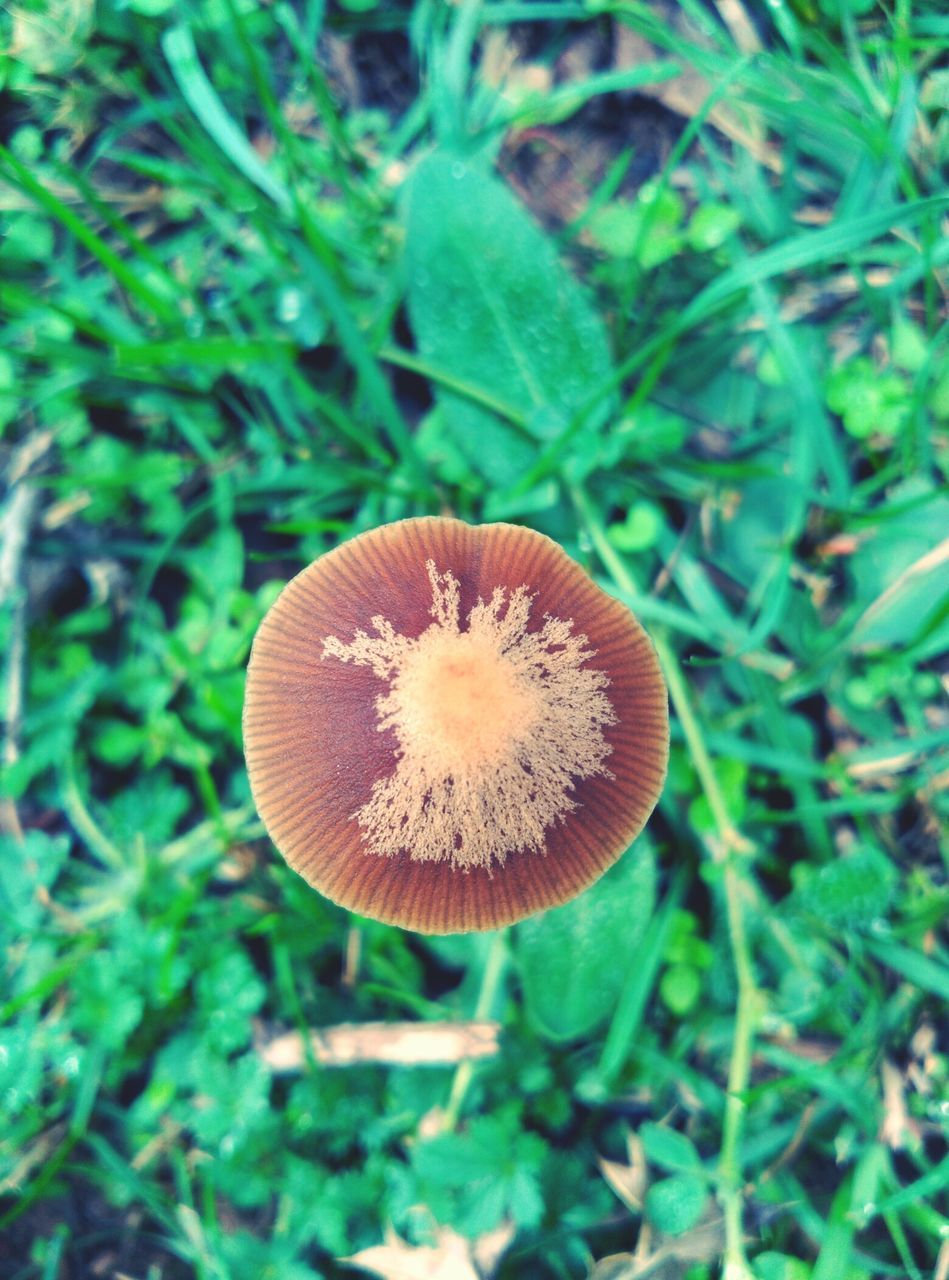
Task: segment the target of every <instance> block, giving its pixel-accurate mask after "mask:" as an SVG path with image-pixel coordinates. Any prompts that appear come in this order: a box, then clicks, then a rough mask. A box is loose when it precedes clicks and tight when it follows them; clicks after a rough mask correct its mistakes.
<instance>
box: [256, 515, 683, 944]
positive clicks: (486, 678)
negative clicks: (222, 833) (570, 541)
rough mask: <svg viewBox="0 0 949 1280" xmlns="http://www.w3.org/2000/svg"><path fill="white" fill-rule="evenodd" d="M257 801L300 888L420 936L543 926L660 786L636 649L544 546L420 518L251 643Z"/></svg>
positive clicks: (542, 541) (300, 597) (653, 680)
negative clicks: (531, 921) (535, 918)
mask: <svg viewBox="0 0 949 1280" xmlns="http://www.w3.org/2000/svg"><path fill="white" fill-rule="evenodd" d="M244 746H245V751H246V755H247V766H248V770H249V773H250V782H251V788H252V790H253V794H254V799H255V801H256V803H257V808H258V810H259V812H260V815H261V817H262V818H263V820H264V823H265V824H266V826H267V829H268V831H269V832H270V834H271V836H272V837H273V840H274V843H275V844H276V845H277V847H278V849H280V851H281V853H282V854H283V856H284V857H285V858H286V860H287V862H288V863H289V864H290V866H291V867H293V868H294V870H295V871H297V872H299V874H300V875H301V876H303V877H304V879H305V880H307V881H308V882H309V883H310V884H311V885H313V887H314V888H316V889H318V890H319V891H320V892H321V893H323V894H325V895H326V896H327V897H328V898H331V899H332V900H333V901H334V902H337V903H339V904H340V905H341V906H344V907H347V908H348V909H349V910H351V911H355V912H359V913H360V914H362V915H367V916H373V917H375V918H376V919H379V920H384V921H386V922H388V923H391V924H397V925H401V926H403V927H404V928H407V929H416V930H418V931H420V932H422V933H454V932H462V931H465V930H470V929H493V928H497V927H498V926H500V925H505V924H510V923H512V922H513V921H515V920H520V919H522V918H523V917H524V916H527V915H530V914H532V913H533V912H535V911H542V910H544V909H545V908H547V907H553V906H557V905H558V904H560V903H562V902H565V901H566V900H567V899H568V898H571V897H573V896H574V895H575V894H577V893H579V892H580V891H581V890H582V889H585V888H586V887H587V886H588V885H589V884H591V883H592V882H593V881H594V880H596V879H597V877H598V876H600V875H601V874H602V873H603V872H604V871H605V870H606V869H607V868H608V867H609V866H610V865H611V864H612V863H613V862H615V861H616V859H617V858H618V857H619V856H620V854H621V853H623V851H624V850H625V849H626V847H627V846H628V845H629V843H630V842H631V841H632V840H633V839H634V838H635V836H637V835H638V834H639V832H640V831H641V830H642V827H643V824H644V823H645V821H646V819H647V818H648V817H649V815H650V813H651V812H652V810H653V807H654V806H655V804H656V801H657V799H658V798H659V793H660V791H661V790H662V784H663V781H664V779H665V774H666V764H667V759H668V750H669V720H668V710H667V703H666V689H665V684H664V682H663V678H662V674H661V672H660V669H659V663H658V661H657V659H656V655H655V652H654V651H653V648H652V644H651V643H650V641H649V638H648V636H647V635H646V633H645V632H644V631H643V629H642V627H641V626H640V625H639V623H638V622H637V621H636V619H635V618H634V617H633V615H632V614H631V613H630V612H629V610H628V609H627V608H626V607H625V606H624V605H622V604H620V603H619V601H618V600H615V599H614V598H613V597H612V596H609V595H607V594H606V593H605V592H604V591H601V590H600V588H599V587H597V586H596V585H595V583H594V582H593V581H592V580H591V579H590V578H589V577H588V576H587V574H586V573H585V572H584V571H583V570H582V569H581V568H580V567H579V565H577V564H575V563H574V562H573V561H572V560H571V559H570V558H569V557H568V556H567V555H566V554H565V552H564V551H563V550H562V549H561V548H560V547H559V546H558V545H557V544H556V543H555V542H552V541H551V540H550V539H549V538H546V537H544V535H543V534H539V533H535V532H534V531H533V530H531V529H524V528H520V527H518V526H515V525H508V524H489V525H481V526H471V525H467V524H464V523H463V522H462V521H461V520H452V519H446V518H443V517H438V516H430V517H425V518H421V519H412V520H401V521H398V522H396V523H394V524H389V525H384V526H382V527H381V528H378V529H374V530H372V531H371V532H369V533H363V534H360V535H359V536H358V537H356V538H354V539H353V540H352V541H350V542H346V543H344V544H342V545H341V546H339V547H337V548H336V549H335V550H333V551H331V552H329V553H328V554H327V555H324V556H322V557H321V558H320V559H319V560H316V561H314V563H313V564H311V565H310V566H309V567H308V568H306V569H304V570H303V572H302V573H300V574H298V575H297V577H295V578H294V579H293V581H292V582H290V583H289V584H288V585H287V587H286V588H285V589H284V590H283V592H282V593H281V595H280V596H279V598H278V599H277V601H276V603H275V604H274V606H273V607H272V609H271V610H270V612H269V613H268V614H267V616H266V617H265V618H264V620H263V622H262V623H261V625H260V629H259V631H258V632H257V636H256V639H255V640H254V646H253V651H252V653H251V659H250V666H249V668H248V677H247V695H246V700H245V704H244Z"/></svg>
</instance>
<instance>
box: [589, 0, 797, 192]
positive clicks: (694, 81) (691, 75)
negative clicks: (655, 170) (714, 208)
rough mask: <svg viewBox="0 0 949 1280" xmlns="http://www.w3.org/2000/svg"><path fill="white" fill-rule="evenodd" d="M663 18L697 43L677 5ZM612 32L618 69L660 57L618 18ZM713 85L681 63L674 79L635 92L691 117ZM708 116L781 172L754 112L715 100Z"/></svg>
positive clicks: (777, 157)
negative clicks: (680, 68) (741, 109)
mask: <svg viewBox="0 0 949 1280" xmlns="http://www.w3.org/2000/svg"><path fill="white" fill-rule="evenodd" d="M665 17H666V18H667V20H668V21H669V22H670V23H671V24H672V25H673V26H675V27H676V28H677V29H679V30H680V32H681V34H683V35H685V36H687V37H688V38H689V39H691V40H693V41H694V42H695V43H696V44H700V42H701V37H700V36H699V35H698V33H697V32H696V31H695V29H694V28H693V27H692V26H691V24H689V22H688V20H687V18H686V17H685V15H684V14H683V12H682V10H681V8H680V6H678V5H669V6H668V7H667V12H666V14H665ZM615 31H616V34H615V40H614V55H613V65H614V67H615V68H616V69H617V70H618V71H624V70H627V69H629V68H632V67H638V66H641V65H643V64H644V63H649V62H655V61H656V60H657V58H661V57H662V56H663V51H662V50H660V49H657V48H656V47H655V45H653V44H651V43H650V41H648V40H647V39H645V37H644V36H641V35H639V33H638V32H636V31H633V30H632V29H631V28H630V27H627V26H626V25H625V24H624V23H623V22H622V21H617V23H616V28H615ZM714 87H715V86H714V85H713V84H712V83H711V82H710V81H709V80H707V79H706V77H705V76H703V75H702V73H701V72H700V71H698V70H697V69H696V68H695V67H693V66H689V65H688V64H685V63H683V64H682V71H681V73H680V74H679V75H677V76H676V77H675V78H674V79H672V80H661V81H659V82H657V83H651V84H642V85H639V86H638V87H637V90H636V92H637V93H640V94H643V95H645V96H647V97H650V98H655V99H656V100H657V101H658V102H661V103H662V105H663V106H664V107H666V108H667V109H668V110H669V111H674V112H675V114H676V115H679V116H685V117H686V119H689V120H691V119H692V118H693V117H694V116H696V115H698V113H699V112H700V111H701V110H702V109H703V107H704V106H705V102H706V100H707V99H708V97H709V95H710V94H711V93H712V92H713V90H714ZM708 119H709V121H710V122H711V123H712V124H713V125H714V126H715V128H716V129H718V130H719V132H720V133H723V134H724V135H725V137H726V138H729V139H730V140H731V141H732V142H734V143H737V145H738V146H740V147H742V148H743V149H744V150H745V151H747V152H748V153H749V154H750V155H752V156H754V158H755V159H756V160H757V161H758V163H759V164H760V165H763V166H764V167H765V168H767V169H770V170H771V171H772V172H773V173H781V172H782V171H783V168H784V164H783V161H782V159H781V157H780V155H779V154H778V152H777V151H776V150H775V148H774V147H773V146H772V145H770V144H769V143H768V141H767V138H766V136H765V131H764V129H763V127H762V125H761V121H760V119H759V118H758V117H757V115H756V114H755V113H753V112H751V111H749V110H748V109H747V108H746V110H745V112H744V115H739V113H738V111H737V110H736V108H735V107H734V105H731V104H727V103H724V102H719V103H717V104H716V105H715V106H714V107H712V109H711V110H710V111H709V113H708Z"/></svg>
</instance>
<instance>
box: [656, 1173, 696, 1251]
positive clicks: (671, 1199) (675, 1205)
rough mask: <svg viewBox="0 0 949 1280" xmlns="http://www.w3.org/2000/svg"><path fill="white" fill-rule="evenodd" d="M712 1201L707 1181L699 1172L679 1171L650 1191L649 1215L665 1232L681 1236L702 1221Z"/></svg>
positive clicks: (669, 1234) (657, 1183)
mask: <svg viewBox="0 0 949 1280" xmlns="http://www.w3.org/2000/svg"><path fill="white" fill-rule="evenodd" d="M707 1201H708V1192H707V1190H706V1188H705V1182H704V1181H703V1179H702V1178H700V1177H698V1175H696V1174H692V1173H683V1174H676V1175H675V1177H672V1178H663V1180H662V1181H661V1182H656V1183H654V1184H653V1185H652V1186H651V1187H650V1188H649V1190H648V1191H647V1192H646V1201H645V1209H646V1216H647V1218H648V1219H649V1221H650V1222H651V1223H652V1224H653V1226H654V1227H657V1228H658V1229H659V1230H660V1231H662V1232H663V1233H664V1234H665V1235H668V1236H680V1235H682V1234H683V1232H685V1231H691V1229H692V1228H693V1227H694V1226H695V1225H696V1224H697V1223H698V1220H699V1219H700V1218H701V1216H702V1213H703V1211H704V1209H705V1205H706V1203H707Z"/></svg>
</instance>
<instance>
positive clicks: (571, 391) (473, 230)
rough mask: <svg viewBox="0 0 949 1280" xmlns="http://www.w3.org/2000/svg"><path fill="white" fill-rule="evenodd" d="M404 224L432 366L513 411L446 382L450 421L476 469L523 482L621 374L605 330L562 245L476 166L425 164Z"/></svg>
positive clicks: (446, 159) (412, 291)
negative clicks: (542, 452) (499, 409)
mask: <svg viewBox="0 0 949 1280" xmlns="http://www.w3.org/2000/svg"><path fill="white" fill-rule="evenodd" d="M405 223H406V233H407V239H406V269H407V275H408V280H407V286H408V306H409V316H410V319H411V322H412V328H413V330H414V332H415V337H416V341H417V345H418V349H419V352H420V354H421V356H422V357H423V358H424V359H425V360H427V361H431V363H432V364H433V365H437V366H438V367H440V368H441V369H443V370H444V371H445V372H446V374H448V375H450V377H451V378H452V380H453V381H454V383H455V385H456V386H458V385H461V384H468V385H470V386H471V387H472V389H473V393H474V394H476V395H486V396H490V397H491V398H492V399H493V400H494V401H496V402H499V403H500V404H503V405H506V406H509V411H508V414H507V419H508V420H506V421H505V420H504V419H502V417H501V416H499V414H498V413H496V412H492V411H491V410H489V409H488V408H487V407H486V406H485V405H484V403H483V402H480V403H479V402H476V401H475V400H474V399H473V398H470V397H466V396H465V395H464V394H463V393H462V392H458V391H455V390H449V389H448V388H447V387H446V386H445V385H444V384H440V385H437V386H436V388H435V390H436V394H437V396H438V399H439V403H440V404H441V405H442V406H443V408H444V411H445V417H446V421H447V422H448V424H449V426H450V430H451V432H452V435H453V437H454V439H455V440H456V442H457V444H458V446H459V448H460V449H461V450H462V452H463V453H464V454H465V456H466V458H467V459H468V460H469V462H470V463H471V465H472V466H473V467H474V468H475V469H476V470H477V471H479V472H480V473H481V474H482V475H484V476H485V477H486V478H487V479H488V480H489V481H490V482H491V483H493V484H498V485H509V484H512V483H514V482H515V481H516V480H518V479H519V478H520V477H521V475H522V474H523V472H524V471H525V470H526V469H527V468H529V467H530V466H531V465H532V463H533V462H534V461H535V459H536V458H537V455H538V445H539V444H541V443H548V442H549V441H551V440H552V439H555V438H556V437H557V436H559V435H560V434H561V432H562V431H563V430H564V429H565V428H566V426H567V425H568V423H569V421H570V418H571V416H572V415H573V414H574V413H575V412H576V411H577V410H578V409H579V408H580V407H581V406H582V405H583V404H584V403H585V402H586V401H587V400H588V399H589V398H590V397H591V396H592V395H593V394H594V393H595V392H596V391H597V390H598V388H600V387H601V385H602V384H603V383H604V382H605V381H606V379H607V378H608V377H609V376H610V373H611V360H610V352H609V347H608V344H607V338H606V331H605V329H604V326H603V323H602V321H601V320H600V318H599V316H598V315H597V313H596V311H595V310H594V309H593V307H592V306H591V304H590V302H589V300H588V299H587V297H586V295H585V293H584V292H583V291H582V290H581V288H580V286H579V285H578V284H577V283H576V281H575V280H574V279H573V278H572V277H571V276H570V274H569V273H568V272H567V271H566V269H565V268H564V267H563V265H562V264H561V263H560V261H559V259H558V257H557V251H556V248H555V247H554V245H553V243H552V242H551V241H550V240H549V239H548V237H547V236H546V235H545V234H544V233H543V231H542V230H541V229H540V228H539V227H538V226H537V225H536V224H535V223H534V221H533V219H532V218H531V217H530V215H529V214H528V213H527V212H526V210H524V209H523V208H522V207H521V206H520V204H518V202H517V200H515V198H514V196H513V195H512V194H511V192H510V191H509V190H508V188H507V187H506V186H505V185H504V183H503V182H501V181H500V180H499V179H497V178H496V177H494V176H493V175H491V174H490V173H488V172H486V171H485V170H484V169H483V168H481V167H480V166H479V165H478V164H477V163H476V162H474V161H470V160H469V161H463V160H460V159H457V158H453V157H452V156H450V155H448V154H446V153H444V152H435V153H434V154H433V155H431V156H429V157H428V158H427V159H426V160H424V161H423V162H422V163H421V164H420V165H419V166H418V168H417V169H416V171H415V173H414V174H413V175H412V177H411V179H410V180H409V183H408V186H407V192H406V199H405ZM609 407H610V406H609V404H606V403H605V404H603V405H601V407H600V409H599V411H598V420H597V422H596V423H589V424H588V425H587V430H594V429H596V427H597V426H599V425H600V424H601V423H602V421H603V419H604V417H605V415H606V413H607V412H608V410H609Z"/></svg>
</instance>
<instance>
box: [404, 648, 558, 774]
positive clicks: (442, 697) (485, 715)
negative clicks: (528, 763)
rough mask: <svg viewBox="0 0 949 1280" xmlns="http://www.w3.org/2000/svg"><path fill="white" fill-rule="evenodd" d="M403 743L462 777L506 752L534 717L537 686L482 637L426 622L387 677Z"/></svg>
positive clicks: (437, 767)
mask: <svg viewBox="0 0 949 1280" xmlns="http://www.w3.org/2000/svg"><path fill="white" fill-rule="evenodd" d="M392 693H393V698H394V701H396V702H397V703H398V708H399V709H398V711H397V712H396V713H395V715H394V717H393V718H394V720H395V722H396V723H397V724H398V725H399V727H400V729H401V732H402V740H403V748H405V749H408V750H411V751H413V752H414V751H419V752H422V751H425V752H427V754H428V758H429V760H430V762H431V765H432V768H433V769H434V770H435V771H437V772H439V773H443V774H451V775H452V776H453V777H456V778H458V777H470V776H471V775H472V774H476V773H478V772H479V771H480V770H481V769H483V768H484V767H485V766H486V765H491V764H493V763H494V762H495V761H496V760H498V759H499V758H500V757H501V756H503V755H505V754H507V753H509V752H510V750H511V747H512V745H513V743H514V742H515V741H516V740H518V739H519V738H523V737H524V735H525V734H527V733H528V732H529V731H530V728H531V726H532V725H533V724H534V722H535V721H536V719H537V715H538V700H539V691H538V689H537V688H536V687H534V688H532V687H531V686H530V685H529V683H528V682H527V681H526V680H525V679H524V678H523V676H521V675H519V673H518V671H517V670H516V668H515V667H514V665H513V664H512V663H511V662H510V660H509V659H508V658H506V657H505V655H504V653H503V652H502V651H501V650H500V649H499V648H498V645H497V643H496V642H494V643H492V640H491V638H490V637H488V636H483V635H472V634H471V633H470V632H461V633H458V632H454V633H452V632H450V631H443V630H441V629H440V628H436V627H433V628H430V629H429V630H428V631H427V632H426V633H425V634H424V635H422V636H420V637H419V641H418V644H417V645H416V647H415V648H414V649H413V650H412V651H411V652H410V653H409V654H408V655H407V656H406V659H405V663H404V665H403V666H402V668H401V670H400V671H399V672H398V674H397V676H396V678H395V680H394V681H393V688H392Z"/></svg>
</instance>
